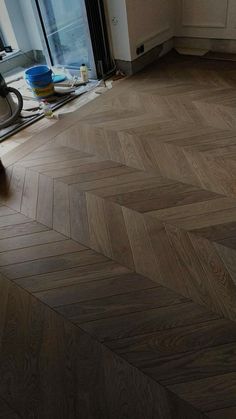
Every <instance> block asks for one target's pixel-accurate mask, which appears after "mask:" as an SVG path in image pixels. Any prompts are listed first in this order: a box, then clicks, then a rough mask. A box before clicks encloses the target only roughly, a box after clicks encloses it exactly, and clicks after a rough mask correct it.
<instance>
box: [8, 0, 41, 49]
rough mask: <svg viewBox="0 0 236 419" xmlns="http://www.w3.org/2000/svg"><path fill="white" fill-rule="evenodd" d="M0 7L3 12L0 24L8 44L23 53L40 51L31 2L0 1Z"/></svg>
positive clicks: (25, 0)
mask: <svg viewBox="0 0 236 419" xmlns="http://www.w3.org/2000/svg"><path fill="white" fill-rule="evenodd" d="M0 5H1V10H3V12H4V14H2V13H1V16H0V19H1V20H0V22H1V26H3V34H4V36H5V37H6V39H7V41H8V43H9V44H10V45H12V46H13V48H17V47H18V48H19V49H20V50H22V51H24V52H27V51H30V50H32V49H33V50H37V49H38V50H42V43H41V39H40V35H39V30H38V27H37V22H36V19H35V16H34V12H33V7H32V3H31V0H0ZM9 22H11V24H10V23H9ZM11 25H12V27H13V30H12V29H11Z"/></svg>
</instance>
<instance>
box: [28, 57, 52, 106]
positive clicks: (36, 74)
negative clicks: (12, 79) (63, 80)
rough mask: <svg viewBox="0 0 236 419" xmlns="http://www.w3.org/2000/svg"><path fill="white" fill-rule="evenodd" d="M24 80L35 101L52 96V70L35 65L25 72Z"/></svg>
mask: <svg viewBox="0 0 236 419" xmlns="http://www.w3.org/2000/svg"><path fill="white" fill-rule="evenodd" d="M25 80H26V82H27V83H28V85H29V86H30V88H31V90H32V92H33V94H34V96H35V97H36V98H37V99H44V98H47V97H49V96H52V95H53V94H54V84H53V80H52V70H50V68H48V67H47V66H46V65H37V66H35V67H31V68H28V70H26V71H25Z"/></svg>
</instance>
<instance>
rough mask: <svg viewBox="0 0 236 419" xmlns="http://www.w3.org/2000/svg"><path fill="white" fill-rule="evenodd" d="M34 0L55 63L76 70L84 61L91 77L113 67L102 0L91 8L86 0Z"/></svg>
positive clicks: (49, 54) (49, 51)
mask: <svg viewBox="0 0 236 419" xmlns="http://www.w3.org/2000/svg"><path fill="white" fill-rule="evenodd" d="M35 1H36V6H37V12H38V15H39V18H40V22H41V27H42V31H43V34H44V40H45V42H46V45H47V50H48V56H49V59H50V62H51V64H52V65H55V66H63V67H67V68H69V69H71V70H72V71H73V70H78V69H79V67H80V66H81V64H83V63H84V64H86V65H87V66H88V67H89V69H90V77H91V78H96V77H97V76H102V75H103V74H101V73H106V72H107V70H108V71H109V69H111V66H112V64H111V58H110V52H109V51H108V50H107V48H109V46H108V45H109V43H108V38H107V32H106V27H105V24H106V23H105V14H104V8H103V2H102V0H95V1H93V6H92V8H91V2H86V0H35ZM94 22H96V24H95V26H94ZM99 28H100V29H99ZM99 30H100V34H101V35H100V36H99V38H100V39H97V36H96V34H95V32H97V31H99ZM104 30H105V38H104ZM98 44H99V45H98ZM109 67H110V68H109ZM104 68H105V71H104Z"/></svg>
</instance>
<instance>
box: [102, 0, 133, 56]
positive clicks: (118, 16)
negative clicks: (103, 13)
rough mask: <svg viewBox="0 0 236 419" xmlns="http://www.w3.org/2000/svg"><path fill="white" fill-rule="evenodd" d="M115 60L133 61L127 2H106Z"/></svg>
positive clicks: (116, 0) (120, 0)
mask: <svg viewBox="0 0 236 419" xmlns="http://www.w3.org/2000/svg"><path fill="white" fill-rule="evenodd" d="M106 8H107V17H108V22H109V29H110V35H111V41H112V42H111V43H112V49H113V54H114V58H115V59H116V60H124V61H131V51H130V42H129V31H128V19H127V10H126V0H106Z"/></svg>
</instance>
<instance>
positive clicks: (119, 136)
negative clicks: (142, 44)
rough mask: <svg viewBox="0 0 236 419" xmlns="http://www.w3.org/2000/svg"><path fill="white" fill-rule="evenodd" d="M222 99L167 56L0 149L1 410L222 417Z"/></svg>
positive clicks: (194, 68)
mask: <svg viewBox="0 0 236 419" xmlns="http://www.w3.org/2000/svg"><path fill="white" fill-rule="evenodd" d="M235 98H236V65H235V63H232V62H229V63H224V62H216V61H210V62H208V61H205V60H202V59H195V58H187V57H184V58H182V57H178V56H175V55H174V54H170V55H169V56H167V57H165V58H164V59H162V60H160V61H158V62H157V63H156V65H155V66H153V67H152V68H149V69H147V70H145V71H143V72H142V73H140V74H138V75H137V76H135V77H132V78H130V79H127V80H125V81H122V82H120V83H119V84H118V85H117V86H116V87H115V88H114V89H113V90H112V91H111V92H109V93H107V94H106V95H104V96H102V97H100V98H99V99H97V100H96V101H94V102H92V103H89V104H88V105H86V106H85V107H84V108H81V109H80V110H79V111H78V112H77V113H75V114H74V115H72V116H71V117H68V118H67V119H66V120H64V121H61V122H59V123H58V124H56V125H55V126H54V127H52V128H50V129H48V130H46V131H44V132H42V133H39V135H37V136H36V137H35V138H33V139H32V140H31V141H30V142H27V143H25V144H23V145H22V146H20V147H18V148H17V149H16V150H15V151H13V152H11V153H9V154H8V155H6V156H5V158H4V162H5V164H6V165H7V167H8V177H9V190H10V196H9V198H8V200H7V201H6V202H2V206H0V272H1V274H2V275H3V276H2V278H1V290H2V292H1V293H0V299H1V304H0V310H1V319H0V327H1V328H0V342H1V346H0V371H1V377H2V380H1V381H2V382H1V383H0V399H2V400H3V404H2V405H3V408H2V410H3V411H4V409H5V410H6V409H13V413H11V412H10V410H9V414H8V417H9V418H11V417H13V418H18V417H20V418H21V417H23V418H24V419H28V418H31V417H36V418H39V419H41V418H42V419H44V418H46V419H47V418H48V419H49V418H50V419H54V418H62V419H64V418H69V419H70V418H71V419H74V418H77V417H79V418H85V419H93V418H96V419H97V418H99V419H100V418H102V419H105V418H108V419H109V418H119V419H123V418H127V419H128V418H129V419H133V418H134V419H139V418H140V419H144V418H147V419H149V418H153V419H154V418H155V419H156V418H162V419H172V418H173V419H185V418H186V419H191V418H193V419H194V418H204V417H209V418H212V419H219V418H220V419H229V418H230V419H231V418H235V417H236V99H235ZM58 366H61V368H58ZM47 387H48V390H47ZM2 416H3V417H6V418H7V416H6V414H5V416H4V415H2ZM0 417H1V409H0Z"/></svg>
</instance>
